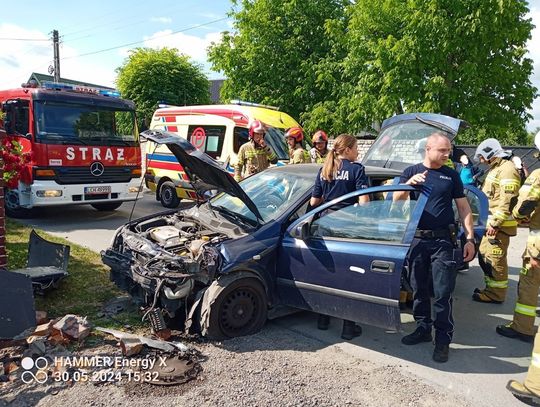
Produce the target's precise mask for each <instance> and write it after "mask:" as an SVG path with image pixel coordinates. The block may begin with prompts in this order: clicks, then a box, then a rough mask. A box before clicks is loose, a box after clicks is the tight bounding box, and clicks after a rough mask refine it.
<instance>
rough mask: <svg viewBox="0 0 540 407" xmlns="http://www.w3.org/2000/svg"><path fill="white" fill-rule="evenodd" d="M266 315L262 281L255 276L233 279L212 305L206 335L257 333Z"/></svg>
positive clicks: (224, 335) (222, 336)
mask: <svg viewBox="0 0 540 407" xmlns="http://www.w3.org/2000/svg"><path fill="white" fill-rule="evenodd" d="M267 314H268V308H267V300H266V292H265V290H264V287H263V286H262V284H261V283H260V282H259V281H258V280H257V279H255V278H241V279H238V280H234V281H232V282H231V283H230V284H228V285H227V286H225V287H224V288H223V290H222V291H221V292H220V293H219V294H218V296H217V297H216V299H215V301H214V303H213V304H212V305H211V306H210V315H209V321H208V322H209V323H208V332H207V335H208V336H209V337H210V338H212V339H217V340H220V339H227V338H234V337H236V336H244V335H251V334H254V333H256V332H258V331H259V330H260V329H261V328H262V327H263V326H264V324H265V322H266V318H267Z"/></svg>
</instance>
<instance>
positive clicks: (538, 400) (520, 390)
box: [506, 380, 540, 406]
mask: <svg viewBox="0 0 540 407" xmlns="http://www.w3.org/2000/svg"><path fill="white" fill-rule="evenodd" d="M506 389H507V390H508V391H509V392H510V393H512V395H513V396H514V397H515V398H517V399H518V400H519V401H521V402H522V403H525V404H528V405H529V406H540V396H538V395H536V394H534V393H532V392H531V391H530V390H529V389H527V387H525V386H524V385H523V384H521V383H520V382H518V381H516V380H510V381H509V382H508V384H507V385H506Z"/></svg>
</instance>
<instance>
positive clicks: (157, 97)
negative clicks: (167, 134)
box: [116, 48, 210, 129]
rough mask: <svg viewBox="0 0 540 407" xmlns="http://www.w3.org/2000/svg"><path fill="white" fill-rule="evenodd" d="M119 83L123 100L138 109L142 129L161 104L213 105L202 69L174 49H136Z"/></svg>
mask: <svg viewBox="0 0 540 407" xmlns="http://www.w3.org/2000/svg"><path fill="white" fill-rule="evenodd" d="M116 72H117V73H118V77H117V80H116V84H117V86H118V89H119V90H120V92H121V93H122V97H124V98H126V99H130V100H133V101H134V102H135V104H136V106H137V115H138V125H139V129H143V128H145V127H146V126H147V125H148V124H149V123H150V120H151V118H152V114H153V113H154V110H155V109H156V108H157V104H158V102H160V101H163V102H165V103H167V104H171V105H200V104H205V103H210V93H209V82H208V79H207V78H206V76H205V75H204V74H203V72H202V67H201V66H199V65H197V64H194V63H192V62H191V61H190V59H189V57H187V56H185V55H182V54H179V53H178V50H176V49H174V48H162V49H159V50H155V49H150V48H136V49H134V50H131V51H130V55H129V56H128V58H126V60H125V61H124V64H123V65H122V66H121V67H119V68H117V70H116Z"/></svg>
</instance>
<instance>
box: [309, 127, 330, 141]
mask: <svg viewBox="0 0 540 407" xmlns="http://www.w3.org/2000/svg"><path fill="white" fill-rule="evenodd" d="M311 140H312V141H313V143H327V142H328V136H327V135H326V133H325V132H324V131H322V130H317V131H316V132H315V134H314V135H313V138H312V139H311Z"/></svg>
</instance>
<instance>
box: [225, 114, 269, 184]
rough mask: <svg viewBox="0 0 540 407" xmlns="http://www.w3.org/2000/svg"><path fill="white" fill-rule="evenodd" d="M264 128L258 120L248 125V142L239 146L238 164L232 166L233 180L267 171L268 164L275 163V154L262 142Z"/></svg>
mask: <svg viewBox="0 0 540 407" xmlns="http://www.w3.org/2000/svg"><path fill="white" fill-rule="evenodd" d="M265 133H266V126H265V125H264V123H263V122H261V121H260V120H254V121H253V122H252V123H251V124H250V125H249V141H248V142H247V143H244V144H242V145H241V146H240V149H239V150H238V162H237V163H236V165H235V166H234V179H235V180H236V181H240V180H242V179H243V178H246V177H249V176H250V175H253V174H256V173H258V172H261V171H263V170H265V169H267V168H268V167H269V166H270V164H275V163H277V156H276V153H274V151H273V150H272V149H271V148H270V146H267V145H266V143H265V141H264V134H265Z"/></svg>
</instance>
